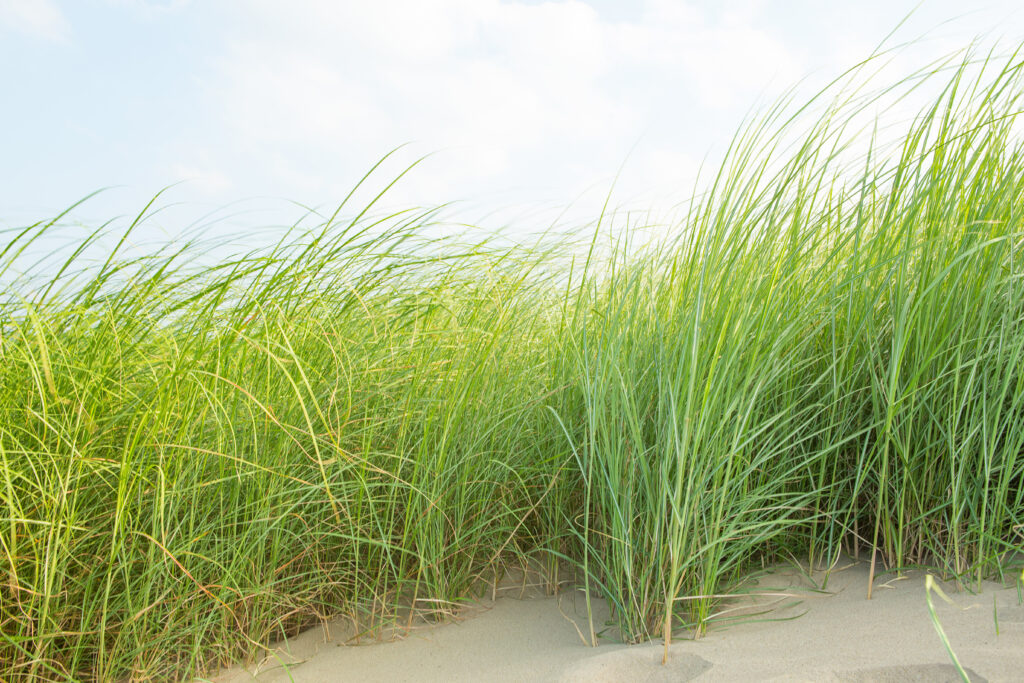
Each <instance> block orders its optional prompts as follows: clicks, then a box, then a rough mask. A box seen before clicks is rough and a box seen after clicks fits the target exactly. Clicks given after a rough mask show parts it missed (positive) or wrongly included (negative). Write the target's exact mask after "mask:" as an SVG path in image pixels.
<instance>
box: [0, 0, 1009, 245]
mask: <svg viewBox="0 0 1024 683" xmlns="http://www.w3.org/2000/svg"><path fill="white" fill-rule="evenodd" d="M1017 4H1018V3H1017V2H1014V1H1012V0H1003V1H1001V2H979V3H964V2H962V1H961V0H925V1H924V2H923V3H921V4H920V6H919V7H918V8H917V9H916V11H915V13H914V14H913V15H912V16H911V18H910V20H909V21H908V23H907V24H906V26H905V27H904V28H903V29H902V30H901V31H900V32H899V34H898V35H897V38H896V42H898V41H899V40H901V39H909V38H916V37H917V36H919V35H921V34H927V35H926V38H925V39H924V40H922V41H920V42H919V43H918V44H916V45H915V47H914V48H913V49H912V50H911V51H910V52H909V53H908V54H907V55H905V56H904V57H901V59H905V60H906V62H907V64H913V63H914V60H915V59H916V60H918V61H919V62H920V60H923V59H926V58H928V57H936V56H939V55H941V54H944V53H947V52H949V51H951V50H954V49H956V48H960V47H963V46H965V45H966V44H967V43H968V42H969V41H970V40H971V39H972V38H975V37H977V36H979V35H980V36H985V40H986V42H987V43H991V42H993V41H995V40H997V39H1002V40H1003V41H1004V42H1005V44H1007V45H1013V44H1015V43H1016V42H1018V41H1019V40H1021V39H1024V10H1019V9H1017V7H1016V6H1017ZM917 5H918V3H917V2H916V1H908V0H834V1H828V2H825V1H822V0H774V1H768V0H735V1H730V0H721V1H716V0H637V1H636V2H630V1H627V0H623V1H618V0H586V1H585V0H548V1H545V2H538V1H535V0H394V1H391V0H374V1H373V2H369V1H356V0H352V1H348V2H346V1H344V0H338V1H332V0H289V1H287V2H285V1H283V0H279V1H271V0H244V1H243V0H234V1H231V0H202V1H200V0H193V1H191V2H190V1H189V0H64V1H61V0H0V84H2V88H0V93H2V95H0V96H2V98H3V99H2V106H0V226H2V225H4V224H6V225H8V226H10V225H17V224H18V222H19V221H24V220H28V219H33V218H40V217H42V216H45V215H49V214H52V213H53V212H55V211H57V210H59V209H61V208H63V207H64V206H66V205H68V204H70V203H71V202H73V201H74V200H76V199H78V198H80V197H82V196H83V195H85V194H87V193H89V192H91V191H93V190H96V189H99V188H102V187H114V188H115V189H113V190H110V191H108V192H105V193H104V194H103V195H102V196H101V197H100V198H98V199H96V200H93V201H92V202H90V203H89V205H88V208H87V209H84V210H83V211H84V212H85V213H86V214H87V215H89V216H95V218H97V219H99V218H106V217H111V216H113V215H116V214H120V213H128V212H132V211H136V210H137V209H139V208H141V206H142V204H144V203H145V200H146V198H148V197H149V196H151V195H152V194H153V193H154V192H156V191H157V190H159V189H160V188H162V187H164V186H166V185H169V184H171V183H176V182H179V181H184V182H183V183H182V184H181V185H178V186H176V187H175V188H173V189H172V190H171V191H170V193H169V195H168V197H169V200H168V201H174V202H182V203H184V204H186V205H188V206H192V207H198V208H202V207H218V206H224V205H226V204H228V203H230V202H235V201H237V200H250V201H251V198H260V197H262V198H279V199H277V201H281V200H282V198H283V199H288V200H293V201H295V202H300V203H302V204H306V205H314V206H329V205H331V204H332V203H336V202H337V201H339V200H340V199H341V198H343V197H344V195H345V194H346V193H347V191H348V190H349V189H350V188H351V187H352V185H353V184H354V183H355V182H356V181H357V180H358V179H359V177H360V176H361V175H362V174H363V173H364V172H365V171H366V170H368V169H369V167H370V166H371V165H372V164H373V162H374V161H375V160H376V159H377V158H379V157H380V156H381V155H383V154H384V153H385V152H387V151H388V150H390V149H391V148H393V147H395V146H396V145H400V144H403V143H408V145H407V146H406V147H405V148H403V150H402V151H401V152H400V153H399V154H397V155H396V158H395V163H394V164H392V165H390V166H389V167H388V168H387V169H386V170H387V172H397V171H398V170H399V169H400V167H401V166H402V165H403V164H406V163H409V162H411V161H412V160H414V159H416V158H418V157H419V156H421V155H423V154H427V153H434V154H433V155H432V156H431V157H430V158H429V159H428V160H427V161H425V162H424V164H423V165H422V166H421V167H419V168H417V169H416V170H415V171H414V172H413V173H412V174H410V176H408V177H407V178H406V179H404V180H403V182H402V183H401V184H400V185H399V187H398V188H397V189H396V191H395V193H394V195H393V197H392V201H393V202H394V203H398V204H402V203H416V204H424V203H426V204H434V203H438V202H444V201H450V200H465V202H466V204H465V207H466V209H465V210H466V212H467V213H469V214H472V215H473V216H474V217H475V216H476V215H480V216H482V215H483V214H484V213H485V212H486V211H488V210H490V209H492V208H507V207H523V206H527V207H528V206H537V207H543V206H547V207H551V206H564V205H566V204H568V203H570V202H574V201H575V202H577V206H580V207H583V208H584V209H587V210H590V208H591V207H592V206H593V205H595V203H599V202H600V200H601V198H602V197H603V196H604V193H605V192H606V191H607V190H608V187H609V185H610V184H611V182H612V179H613V178H614V177H615V175H616V173H617V172H618V170H619V168H620V167H623V169H622V174H621V178H620V180H619V184H618V185H617V190H616V197H617V199H618V200H620V201H622V202H625V203H629V202H632V203H633V204H634V205H635V204H636V203H640V204H644V203H646V204H648V205H650V206H659V205H661V204H665V203H672V202H674V201H678V200H680V199H682V198H684V197H685V196H686V195H688V194H689V192H690V189H691V187H692V183H693V179H694V176H695V174H696V171H697V168H698V166H699V164H700V163H701V160H702V158H703V157H704V156H705V155H706V154H709V153H710V154H711V155H712V156H713V154H714V152H715V150H720V149H721V148H722V147H723V146H724V145H725V144H726V143H727V142H728V139H729V136H730V134H731V133H732V131H733V130H734V129H735V127H736V126H737V125H738V124H739V122H740V120H741V118H742V117H743V115H744V113H745V112H746V111H747V110H748V109H749V108H750V107H751V105H753V104H754V103H755V102H757V101H765V100H767V99H771V98H772V97H774V96H776V95H778V94H779V93H780V92H781V91H782V90H783V89H784V88H786V87H788V86H791V85H793V84H794V83H795V82H797V81H798V80H801V79H804V82H805V86H804V87H805V88H807V89H809V88H811V87H813V86H814V85H815V84H816V83H821V82H824V81H825V80H826V79H828V78H831V77H833V76H835V75H836V74H837V73H839V72H840V71H841V70H842V69H844V68H846V67H848V66H851V65H852V64H853V63H855V62H856V61H858V60H859V59H861V58H863V57H865V56H867V54H869V53H870V52H871V50H872V48H874V47H875V46H876V45H877V44H878V43H879V41H881V40H882V39H883V38H884V37H885V36H886V34H887V33H889V32H890V30H891V29H892V28H893V27H895V25H896V24H897V23H898V22H899V21H900V19H902V18H903V17H904V16H905V15H907V14H908V13H910V12H911V11H912V10H914V8H915V6H917ZM965 12H968V14H966V15H965V14H964V13H965ZM624 162H625V164H624ZM623 164H624V165H623ZM376 187H377V188H379V187H381V185H380V184H378V185H377V186H376Z"/></svg>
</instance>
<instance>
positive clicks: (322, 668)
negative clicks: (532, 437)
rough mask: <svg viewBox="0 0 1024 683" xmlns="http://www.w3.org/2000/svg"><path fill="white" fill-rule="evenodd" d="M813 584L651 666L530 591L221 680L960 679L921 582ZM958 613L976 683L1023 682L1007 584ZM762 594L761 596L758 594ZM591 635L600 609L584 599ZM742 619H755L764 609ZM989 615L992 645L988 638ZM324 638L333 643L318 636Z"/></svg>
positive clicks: (949, 623) (768, 601)
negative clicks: (388, 636) (869, 591)
mask: <svg viewBox="0 0 1024 683" xmlns="http://www.w3.org/2000/svg"><path fill="white" fill-rule="evenodd" d="M844 562H845V565H844V564H840V565H839V566H837V568H836V570H834V571H833V572H832V573H831V575H830V578H829V580H828V583H827V586H826V588H827V590H819V589H818V587H817V585H816V584H817V583H820V580H821V578H822V577H823V574H822V573H821V572H815V573H814V575H813V576H811V575H808V574H806V573H804V572H802V571H798V570H796V569H795V568H792V567H790V568H786V567H783V568H779V569H777V570H773V571H772V572H771V573H768V574H765V575H762V576H760V577H759V578H757V579H755V581H756V587H754V588H750V589H749V590H751V591H752V592H755V593H759V594H760V595H757V596H754V597H745V598H740V599H736V600H730V601H727V602H726V603H725V604H724V605H723V606H722V611H732V614H733V615H737V614H738V615H742V614H743V613H744V612H746V613H747V614H746V617H745V618H742V617H741V619H740V620H738V621H735V622H733V623H731V625H719V626H716V627H712V628H711V629H710V630H709V632H708V633H707V634H705V635H704V636H703V637H701V638H700V639H698V640H692V639H690V640H685V639H681V640H677V641H676V642H674V643H673V644H672V646H671V648H670V651H669V661H668V663H667V664H666V665H662V664H661V658H662V646H661V644H660V643H647V644H643V645H623V644H620V643H616V642H613V641H612V640H610V639H600V640H599V645H598V647H596V648H594V647H588V646H586V645H585V644H584V642H583V640H582V638H581V635H582V634H583V633H587V632H588V631H589V627H588V626H587V624H586V608H585V600H584V598H583V593H582V591H579V590H572V591H567V592H564V593H562V594H561V595H560V596H558V597H557V598H556V597H550V596H545V595H544V594H543V591H542V590H540V589H539V588H532V589H531V588H529V587H523V588H522V589H520V590H518V591H516V590H515V589H514V588H512V587H509V586H508V585H505V586H504V591H503V592H504V593H505V595H504V596H498V597H497V599H496V600H481V601H478V602H476V603H474V604H473V605H471V606H470V607H468V608H466V609H465V610H464V611H462V612H460V618H459V619H458V620H457V621H454V622H451V623H446V624H441V625H431V626H421V627H415V628H413V629H412V630H411V631H409V632H407V633H405V634H404V637H402V638H401V639H400V640H397V641H394V642H379V643H374V644H363V645H346V644H344V641H345V640H346V637H345V636H343V635H339V634H343V633H345V632H346V629H347V628H350V627H347V625H346V624H344V623H341V622H335V623H333V624H329V625H328V627H327V628H323V629H321V628H317V629H313V630H310V631H307V632H305V633H303V634H301V635H299V636H298V637H297V638H293V639H291V640H289V641H288V643H286V644H282V645H280V646H278V647H277V648H276V649H275V650H274V655H273V656H271V657H268V658H265V659H264V660H263V661H262V663H260V664H259V665H256V666H253V667H249V668H248V669H234V670H230V671H227V672H225V673H223V674H222V675H220V676H218V677H216V679H214V680H215V681H217V682H218V683H243V682H246V681H253V680H257V681H261V682H266V683H276V682H278V681H289V680H294V681H297V682H300V683H301V682H307V681H308V682H312V681H317V682H320V681H483V680H489V681H563V682H570V681H651V682H655V681H689V680H700V681H708V682H711V681H738V680H743V681H751V680H765V681H769V680H770V681H787V682H790V683H795V682H797V681H833V682H836V683H839V682H842V683H866V682H869V681H929V682H936V681H959V680H960V679H959V676H958V674H957V672H956V670H955V669H954V668H953V666H952V665H951V663H950V660H949V657H948V655H947V654H946V651H945V649H944V647H943V645H942V642H941V641H940V640H939V637H938V635H937V634H936V632H935V629H934V627H933V625H932V622H931V618H930V615H929V613H928V608H927V603H926V601H925V588H924V576H925V573H924V572H922V571H910V572H906V573H905V574H904V575H903V577H900V578H897V577H895V576H892V575H889V576H882V577H880V578H878V579H876V583H875V590H874V598H873V599H872V600H871V601H868V600H867V599H866V598H865V592H866V586H867V577H868V571H869V569H868V565H867V563H864V562H854V561H852V560H844ZM946 589H947V593H948V594H949V596H950V597H951V598H952V600H953V602H954V603H955V604H954V605H949V604H946V603H944V602H943V601H942V600H939V599H935V600H934V601H933V602H934V604H935V607H936V613H937V615H938V617H939V619H940V620H941V623H942V627H943V629H944V630H945V632H946V634H947V636H948V637H949V640H950V643H951V644H952V646H953V649H954V650H955V651H956V653H957V655H958V657H959V658H960V662H961V663H962V664H963V666H964V667H966V668H967V669H968V672H969V674H970V677H971V680H972V681H985V680H987V681H993V682H994V681H1015V680H1024V606H1022V605H1021V604H1020V601H1019V596H1018V592H1017V590H1016V588H1015V587H1013V586H1010V587H1005V586H1002V585H1000V584H997V583H992V582H985V583H984V584H983V586H982V591H981V592H980V593H977V594H975V593H970V592H966V591H960V592H957V591H955V589H952V588H951V587H950V586H948V585H947V586H946ZM765 594H771V595H765ZM592 604H593V606H594V609H595V624H596V626H597V628H598V629H600V628H602V626H603V624H604V623H606V621H607V620H608V614H609V612H608V606H607V604H606V603H605V602H604V601H602V600H592ZM766 610H768V611H767V613H764V614H761V615H760V616H752V615H751V613H752V612H765V611H766ZM994 610H995V614H996V615H997V616H998V623H999V635H996V630H995V619H994ZM326 634H333V639H332V638H330V637H325V635H326Z"/></svg>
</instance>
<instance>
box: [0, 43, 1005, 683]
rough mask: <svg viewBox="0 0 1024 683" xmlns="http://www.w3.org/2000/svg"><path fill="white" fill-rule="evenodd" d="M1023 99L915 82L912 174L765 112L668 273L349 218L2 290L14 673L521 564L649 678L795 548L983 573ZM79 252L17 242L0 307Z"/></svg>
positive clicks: (844, 136) (409, 598)
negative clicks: (687, 637)
mask: <svg viewBox="0 0 1024 683" xmlns="http://www.w3.org/2000/svg"><path fill="white" fill-rule="evenodd" d="M1020 69H1021V63H1020V62H1019V61H1017V60H1016V58H1015V57H1011V58H1007V59H1003V60H989V61H988V62H985V61H984V60H982V61H981V62H979V61H973V60H965V61H963V62H962V63H954V64H944V65H942V66H940V67H935V68H934V69H933V70H932V71H931V72H929V73H928V74H924V75H921V74H918V75H916V76H915V77H914V78H912V79H908V80H907V81H906V82H904V83H902V84H900V86H897V90H898V88H899V87H903V88H905V89H912V88H916V87H918V84H919V82H921V81H923V80H928V81H929V82H936V80H937V79H945V81H944V82H945V83H946V87H944V88H942V89H941V92H940V94H939V96H938V97H937V99H936V100H935V102H934V105H933V106H930V107H928V108H926V109H925V110H924V111H922V112H921V113H920V115H919V116H918V117H917V118H916V119H915V120H914V121H912V122H910V123H908V124H907V128H906V131H905V134H904V135H903V137H902V138H901V139H900V146H898V147H896V148H892V147H888V148H886V149H881V148H878V147H872V146H870V144H869V142H870V137H871V136H870V135H868V136H867V138H865V136H863V135H861V134H860V133H858V132H856V131H854V130H853V129H852V127H851V126H850V122H851V121H853V120H854V119H855V118H856V117H858V116H860V115H861V114H862V112H863V111H865V110H866V109H867V108H868V106H869V104H870V103H871V102H877V101H880V100H878V99H872V98H871V97H867V98H866V99H865V98H864V97H861V96H858V97H856V98H855V97H853V96H852V95H851V94H850V91H849V90H847V89H842V88H841V89H839V90H838V91H836V92H833V90H831V89H830V90H827V91H825V92H824V93H822V94H821V95H820V96H819V97H818V98H817V99H816V100H815V103H817V104H818V105H821V106H820V107H819V108H818V109H817V110H816V111H818V112H819V115H818V118H817V119H814V120H812V121H811V123H810V124H806V123H803V122H804V121H806V117H805V116H801V115H797V116H792V114H793V111H792V109H791V108H787V106H786V105H785V104H780V105H779V107H776V108H774V109H771V110H769V111H768V112H767V113H766V114H765V115H764V116H763V117H761V118H758V119H755V120H753V121H752V122H751V123H749V124H748V125H746V126H745V127H744V128H743V129H742V130H741V132H740V133H739V134H738V135H737V137H736V139H735V141H734V144H733V147H732V148H731V149H730V152H729V155H728V157H727V159H726V160H725V162H724V163H723V165H722V166H721V169H720V171H719V172H718V173H717V175H715V176H714V177H713V178H712V179H711V181H710V183H709V188H708V191H707V192H706V193H704V194H702V195H700V196H698V197H696V198H695V199H694V200H693V202H692V203H691V204H690V205H689V208H688V214H687V217H686V218H685V219H684V220H683V221H682V222H681V223H680V224H679V225H677V226H674V230H673V231H672V233H671V235H670V236H667V237H665V238H664V239H662V240H659V241H656V242H654V243H649V244H632V243H631V242H630V238H629V235H628V234H619V235H618V239H619V241H613V242H612V244H613V246H612V247H611V248H610V249H606V248H604V246H603V245H604V244H605V237H606V236H607V235H608V234H609V232H610V234H612V235H616V232H615V225H614V221H613V222H612V225H611V227H610V228H608V227H607V226H602V227H601V228H599V229H597V230H596V231H595V233H594V235H595V236H594V242H593V246H592V247H591V248H590V249H589V250H586V249H585V250H583V251H582V252H578V253H577V252H576V251H574V250H572V249H570V248H569V245H568V243H567V242H564V241H560V240H555V239H548V240H541V241H540V242H539V243H536V244H535V245H534V246H532V247H530V248H525V247H501V246H498V244H497V243H496V242H492V241H488V240H469V239H466V238H460V237H446V238H431V237H430V235H431V234H432V231H431V227H432V222H433V221H434V220H435V215H434V213H432V212H420V213H416V212H405V213H398V214H394V215H390V216H377V215H376V214H375V213H374V211H373V207H372V206H370V207H366V208H365V209H360V210H350V207H348V206H343V207H342V208H341V209H340V210H339V212H338V213H337V214H336V215H335V216H334V217H325V218H324V220H323V222H322V224H321V225H320V226H319V227H317V228H314V229H306V228H303V229H298V228H296V229H294V230H292V231H289V232H288V234H287V235H286V236H285V237H284V238H283V239H282V240H281V241H280V242H279V243H278V244H277V245H275V246H271V247H269V248H266V249H261V250H257V251H253V252H248V253H246V252H242V251H239V252H236V253H237V255H236V256H234V257H232V258H229V259H223V260H218V261H217V262H215V263H213V264H211V263H210V262H209V260H204V259H203V255H204V254H205V253H208V252H209V250H210V249H211V248H212V247H213V246H216V247H217V248H218V249H223V245H211V244H206V243H203V242H201V241H197V242H194V243H189V244H185V245H180V246H168V247H167V248H166V249H164V250H163V251H159V252H157V253H153V254H149V255H141V256H138V255H133V256H128V255H126V253H127V252H124V251H122V250H120V246H119V249H118V250H114V251H113V252H112V253H109V258H104V259H102V260H101V261H100V262H99V263H97V264H93V265H86V264H85V262H84V257H83V255H84V254H87V253H93V252H94V251H95V244H94V241H95V240H97V239H99V238H100V237H101V235H102V231H98V232H97V233H95V234H93V235H91V236H89V237H86V238H84V239H82V240H81V242H80V244H79V245H78V246H80V247H81V248H80V249H76V250H73V251H74V253H73V254H72V255H71V256H70V258H69V259H68V260H67V261H66V263H64V265H63V266H62V267H60V268H58V269H57V270H50V271H46V272H38V273H34V274H33V273H32V272H29V273H28V274H26V275H24V276H22V277H19V278H8V279H9V280H10V281H11V282H12V283H13V284H12V285H11V286H9V287H8V288H7V290H6V292H5V294H4V296H3V299H2V301H0V552H2V553H3V562H2V563H0V568H2V569H3V573H2V575H0V629H2V641H0V663H2V664H0V676H2V677H3V678H5V679H19V678H24V679H65V678H84V679H95V680H109V679H120V678H126V677H133V678H140V679H144V678H159V679H166V678H174V677H187V676H189V675H193V674H196V673H198V672H200V671H203V670H210V669H211V668H213V667H216V666H218V665H221V664H228V663H232V662H237V661H240V660H243V659H245V658H246V657H252V656H256V655H258V654H259V653H260V651H261V649H262V648H263V647H264V646H265V645H266V644H267V643H269V642H270V641H272V640H275V639H279V638H281V637H284V636H288V635H292V634H294V633H296V632H298V631H299V630H300V629H302V628H304V627H308V626H310V625H312V624H315V623H317V622H318V621H319V620H321V619H325V618H327V617H329V616H333V615H350V616H353V617H355V618H358V619H359V620H360V621H361V622H362V623H363V624H366V625H367V627H368V628H372V627H373V625H375V624H376V625H380V626H383V625H385V624H386V623H388V622H389V621H390V620H394V619H397V618H398V615H399V613H400V610H399V607H400V606H402V605H409V604H410V603H411V604H414V605H415V606H417V607H419V608H421V609H424V610H429V609H431V608H433V607H436V608H437V611H438V613H439V614H443V613H444V612H445V610H446V606H447V605H449V604H451V603H453V602H457V601H459V600H461V599H465V598H466V597H467V596H469V595H471V594H472V591H473V589H474V586H476V585H477V584H478V583H479V581H480V578H481V577H482V576H485V575H489V573H490V572H492V570H493V569H494V568H495V567H498V566H500V565H501V564H502V563H505V562H509V561H541V562H543V563H546V564H547V566H549V567H552V568H553V567H556V566H557V564H558V562H559V561H569V562H570V563H572V564H574V565H576V566H577V567H578V568H579V569H581V570H582V573H581V580H582V581H584V582H586V583H587V584H589V586H590V587H591V588H596V589H597V590H598V591H599V592H600V593H601V594H602V595H603V596H604V597H606V598H607V599H608V600H609V601H610V603H611V604H612V606H613V611H614V615H615V618H616V620H617V626H618V632H619V633H621V636H622V637H623V638H624V639H625V640H628V641H640V640H645V639H649V638H663V639H664V641H665V644H666V648H667V645H668V643H669V642H670V640H671V637H672V634H673V631H676V632H679V631H681V630H682V629H684V628H688V629H690V630H691V631H692V632H693V633H695V634H697V635H699V634H700V633H701V632H702V631H703V630H704V629H705V628H707V627H708V625H709V619H710V618H711V616H712V614H713V607H714V604H715V600H716V598H715V597H714V596H716V595H720V594H721V593H722V592H723V591H725V590H728V589H729V586H730V584H731V583H732V582H733V581H734V579H737V578H738V577H739V576H740V575H741V573H742V572H744V571H747V570H749V569H750V568H751V567H753V566H755V565H759V564H760V563H766V562H771V561H772V560H773V559H774V558H775V557H776V556H777V555H778V554H779V553H781V552H782V551H785V552H787V553H800V554H802V555H805V556H807V557H809V558H810V560H811V561H812V562H814V563H819V564H828V563H830V562H831V561H833V560H834V559H835V558H836V556H837V555H838V554H839V553H840V552H842V551H843V550H844V549H846V550H849V551H851V552H858V553H866V554H868V555H870V557H871V559H872V562H875V563H877V562H881V563H884V565H885V566H886V567H888V568H892V567H902V566H910V565H928V566H931V567H934V568H936V569H938V570H939V571H940V572H942V573H943V574H944V575H946V576H947V577H954V578H957V579H959V580H961V581H976V580H980V578H981V577H983V576H999V577H1001V576H1002V575H1003V573H1004V572H1007V571H1009V570H1010V569H1011V567H1010V566H1009V558H1012V557H1013V555H1014V553H1016V552H1019V551H1020V550H1021V546H1022V529H1024V526H1022V525H1024V487H1022V485H1021V484H1022V481H1024V282H1022V270H1021V263H1020V258H1021V254H1020V252H1021V249H1022V247H1024V244H1022V242H1024V232H1022V227H1021V222H1020V221H1021V219H1020V215H1021V211H1022V210H1024V195H1022V192H1024V154H1022V151H1021V147H1020V143H1019V141H1018V139H1017V137H1015V135H1014V125H1015V124H1014V121H1015V116H1016V114H1017V111H1018V104H1019V102H1018V99H1019V97H1020V94H1021V76H1020ZM923 76H928V78H923ZM829 97H834V98H835V99H834V100H829V99H827V98H829ZM877 97H880V96H877ZM822 103H824V104H822ZM806 111H808V110H798V111H797V114H804V113H806ZM784 140H788V142H786V143H785V144H784V143H783V141H784ZM794 141H795V142H794ZM857 145H862V148H858V147H857ZM851 159H852V161H851ZM345 215H349V216H354V217H350V218H341V216H345ZM605 218H607V217H605ZM139 221H141V222H144V221H145V216H142V217H140V219H139ZM58 222H59V221H52V222H45V223H40V224H38V225H34V226H30V227H28V228H26V229H25V230H23V231H21V232H19V233H16V234H14V233H12V234H8V235H6V236H5V238H6V239H7V243H6V244H5V245H4V247H3V248H2V252H3V254H2V256H0V275H3V274H5V273H11V272H14V266H15V264H19V265H20V263H21V261H22V260H23V258H21V257H22V256H23V255H24V254H26V253H29V252H30V251H31V247H32V245H33V244H39V242H40V241H41V240H45V239H47V236H48V235H50V234H51V233H52V231H53V230H55V229H56V227H55V226H57V224H58ZM605 222H606V223H607V220H606V221H605ZM130 234H131V229H129V231H128V232H126V233H125V235H126V237H127V236H130ZM122 241H123V240H122ZM114 243H115V244H118V241H117V240H115V241H114ZM574 254H575V256H574ZM865 590H866V591H869V590H870V588H869V586H865ZM588 595H589V592H588ZM602 628H603V625H593V624H592V625H591V637H594V634H595V633H596V631H598V630H600V629H602Z"/></svg>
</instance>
